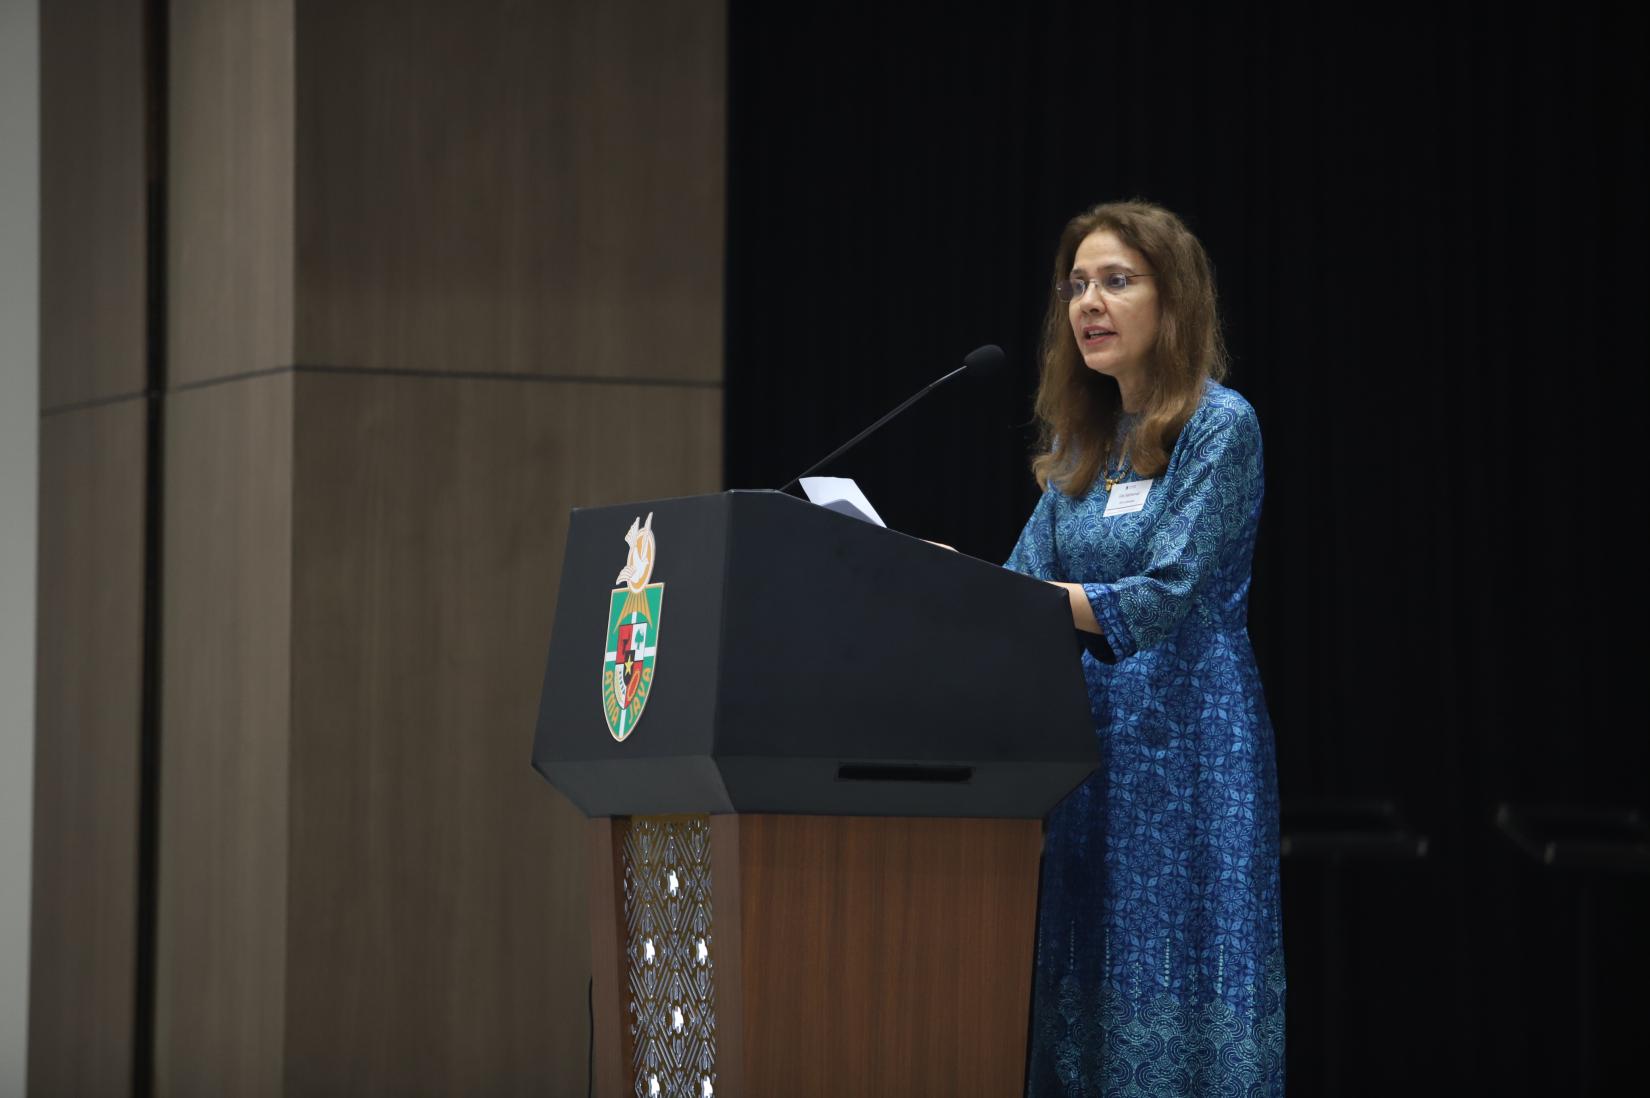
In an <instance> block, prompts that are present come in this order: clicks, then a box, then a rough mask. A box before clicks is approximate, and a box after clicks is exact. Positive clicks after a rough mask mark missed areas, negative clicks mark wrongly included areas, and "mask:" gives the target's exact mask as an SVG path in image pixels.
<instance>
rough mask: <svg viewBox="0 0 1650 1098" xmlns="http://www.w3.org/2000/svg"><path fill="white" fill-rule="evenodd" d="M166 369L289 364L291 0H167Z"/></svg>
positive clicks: (189, 375)
mask: <svg viewBox="0 0 1650 1098" xmlns="http://www.w3.org/2000/svg"><path fill="white" fill-rule="evenodd" d="M170 23H171V45H170V50H171V52H170V56H169V59H168V65H169V88H168V94H167V102H168V109H169V116H170V117H169V132H168V135H167V140H168V142H169V144H170V149H169V154H170V155H169V158H168V169H167V170H168V178H167V182H166V192H167V248H168V251H167V257H166V263H167V287H166V324H167V360H168V361H167V369H168V375H169V377H170V380H171V383H172V384H173V385H185V384H189V383H190V382H196V381H201V380H203V379H206V378H215V377H223V376H225V375H230V374H242V373H246V372H248V371H252V370H267V369H271V368H274V367H284V366H290V365H291V364H292V272H293V250H294V244H293V232H294V227H293V217H294V213H293V187H294V180H293V148H294V143H295V141H296V135H295V132H294V129H293V101H294V96H293V64H294V61H293V51H294V42H293V0H174V2H173V3H172V4H171V7H170Z"/></svg>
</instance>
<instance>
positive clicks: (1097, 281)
mask: <svg viewBox="0 0 1650 1098" xmlns="http://www.w3.org/2000/svg"><path fill="white" fill-rule="evenodd" d="M1150 277H1152V276H1151V275H1142V274H1124V273H1123V272H1122V271H1109V272H1107V273H1106V274H1103V275H1100V276H1099V277H1098V278H1062V279H1061V280H1060V281H1058V282H1056V283H1055V284H1054V296H1055V297H1058V298H1059V299H1060V300H1061V301H1078V300H1081V299H1082V298H1083V296H1084V295H1086V294H1087V293H1088V292H1089V287H1090V286H1093V287H1094V288H1095V289H1097V290H1099V291H1100V294H1101V296H1102V297H1122V296H1123V295H1125V294H1127V293H1128V292H1129V287H1130V286H1132V285H1134V283H1135V281H1136V280H1137V279H1141V278H1150Z"/></svg>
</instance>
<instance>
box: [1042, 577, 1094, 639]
mask: <svg viewBox="0 0 1650 1098" xmlns="http://www.w3.org/2000/svg"><path fill="white" fill-rule="evenodd" d="M1048 582H1050V583H1052V584H1054V586H1056V587H1063V588H1065V591H1066V597H1067V598H1068V599H1070V600H1071V623H1072V624H1073V625H1075V626H1076V627H1077V628H1079V629H1081V630H1082V631H1083V632H1085V633H1104V632H1105V630H1104V629H1101V628H1100V622H1099V621H1097V620H1096V619H1095V617H1094V607H1093V606H1091V605H1089V597H1088V595H1087V594H1085V593H1084V591H1083V585H1082V584H1080V583H1062V582H1061V581H1060V580H1049V581H1048Z"/></svg>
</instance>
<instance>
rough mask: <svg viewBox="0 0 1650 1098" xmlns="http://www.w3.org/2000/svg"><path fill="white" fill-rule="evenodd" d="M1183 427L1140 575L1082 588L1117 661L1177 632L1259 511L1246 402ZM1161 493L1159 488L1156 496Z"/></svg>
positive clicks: (1210, 411) (1257, 465)
mask: <svg viewBox="0 0 1650 1098" xmlns="http://www.w3.org/2000/svg"><path fill="white" fill-rule="evenodd" d="M1201 413H1202V414H1200V415H1197V416H1194V417H1193V419H1192V421H1191V422H1190V423H1188V424H1187V425H1186V430H1187V432H1189V433H1188V435H1187V436H1186V437H1185V438H1184V439H1182V441H1183V442H1184V443H1186V445H1185V447H1184V452H1177V454H1176V457H1177V458H1179V459H1180V460H1179V463H1178V468H1173V467H1172V468H1171V469H1170V470H1169V472H1168V475H1166V476H1165V477H1164V484H1163V488H1164V489H1165V490H1167V491H1169V492H1170V493H1171V495H1170V497H1169V501H1168V506H1167V507H1166V508H1165V510H1164V512H1163V518H1162V519H1161V520H1160V521H1159V522H1158V524H1157V527H1156V529H1155V530H1153V532H1152V535H1151V538H1150V540H1149V542H1148V543H1147V547H1146V561H1147V564H1146V567H1145V569H1144V570H1143V571H1142V573H1141V574H1140V575H1137V576H1129V577H1126V578H1125V579H1122V580H1119V581H1118V582H1116V583H1085V584H1084V585H1083V591H1084V593H1085V594H1087V595H1088V598H1089V605H1090V606H1092V607H1093V608H1094V617H1095V619H1096V620H1097V621H1098V622H1099V623H1100V627H1101V629H1103V630H1104V631H1105V635H1106V640H1107V642H1108V643H1109V644H1110V645H1111V648H1112V651H1113V652H1114V653H1116V655H1117V658H1118V659H1124V658H1127V657H1128V656H1131V655H1133V654H1134V653H1135V652H1137V651H1139V650H1141V649H1143V648H1152V647H1154V646H1156V645H1157V644H1159V643H1160V642H1161V641H1163V640H1164V639H1165V638H1167V637H1168V636H1169V635H1170V634H1171V633H1173V632H1174V630H1175V629H1176V628H1177V627H1178V626H1179V624H1180V622H1181V620H1182V619H1183V618H1185V616H1186V614H1187V612H1188V611H1189V610H1190V609H1191V605H1192V600H1193V597H1194V595H1195V594H1196V592H1197V590H1198V586H1199V584H1201V583H1202V582H1203V580H1204V579H1205V578H1207V577H1208V576H1210V575H1212V574H1213V573H1215V572H1216V571H1218V570H1219V569H1220V568H1221V567H1222V566H1223V565H1224V564H1226V563H1227V562H1228V561H1229V560H1230V559H1231V556H1232V554H1233V553H1236V552H1238V551H1239V550H1240V548H1241V546H1242V545H1243V542H1244V539H1245V536H1246V531H1247V530H1248V528H1249V525H1250V522H1251V520H1252V517H1253V516H1254V514H1255V512H1256V511H1257V509H1258V508H1259V507H1260V497H1261V451H1260V425H1259V424H1258V423H1257V422H1256V420H1255V413H1254V410H1253V409H1252V408H1250V407H1249V405H1248V404H1247V403H1244V402H1242V401H1238V402H1235V403H1229V404H1221V405H1205V406H1204V408H1203V409H1201ZM1155 490H1158V489H1154V491H1155Z"/></svg>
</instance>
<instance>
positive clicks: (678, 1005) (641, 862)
mask: <svg viewBox="0 0 1650 1098" xmlns="http://www.w3.org/2000/svg"><path fill="white" fill-rule="evenodd" d="M621 857H622V860H623V865H624V926H625V956H626V967H627V971H628V976H627V985H626V989H625V993H626V996H627V998H628V1002H629V1016H630V1035H631V1038H632V1041H633V1043H632V1046H631V1047H632V1049H633V1060H632V1067H633V1070H634V1072H635V1094H636V1095H637V1098H711V1096H713V1095H714V1094H715V1092H716V965H715V935H714V926H713V923H712V920H711V873H710V818H709V817H708V816H636V817H633V818H632V819H631V821H630V826H629V828H628V829H627V830H626V832H625V838H624V847H623V851H622V854H621Z"/></svg>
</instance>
